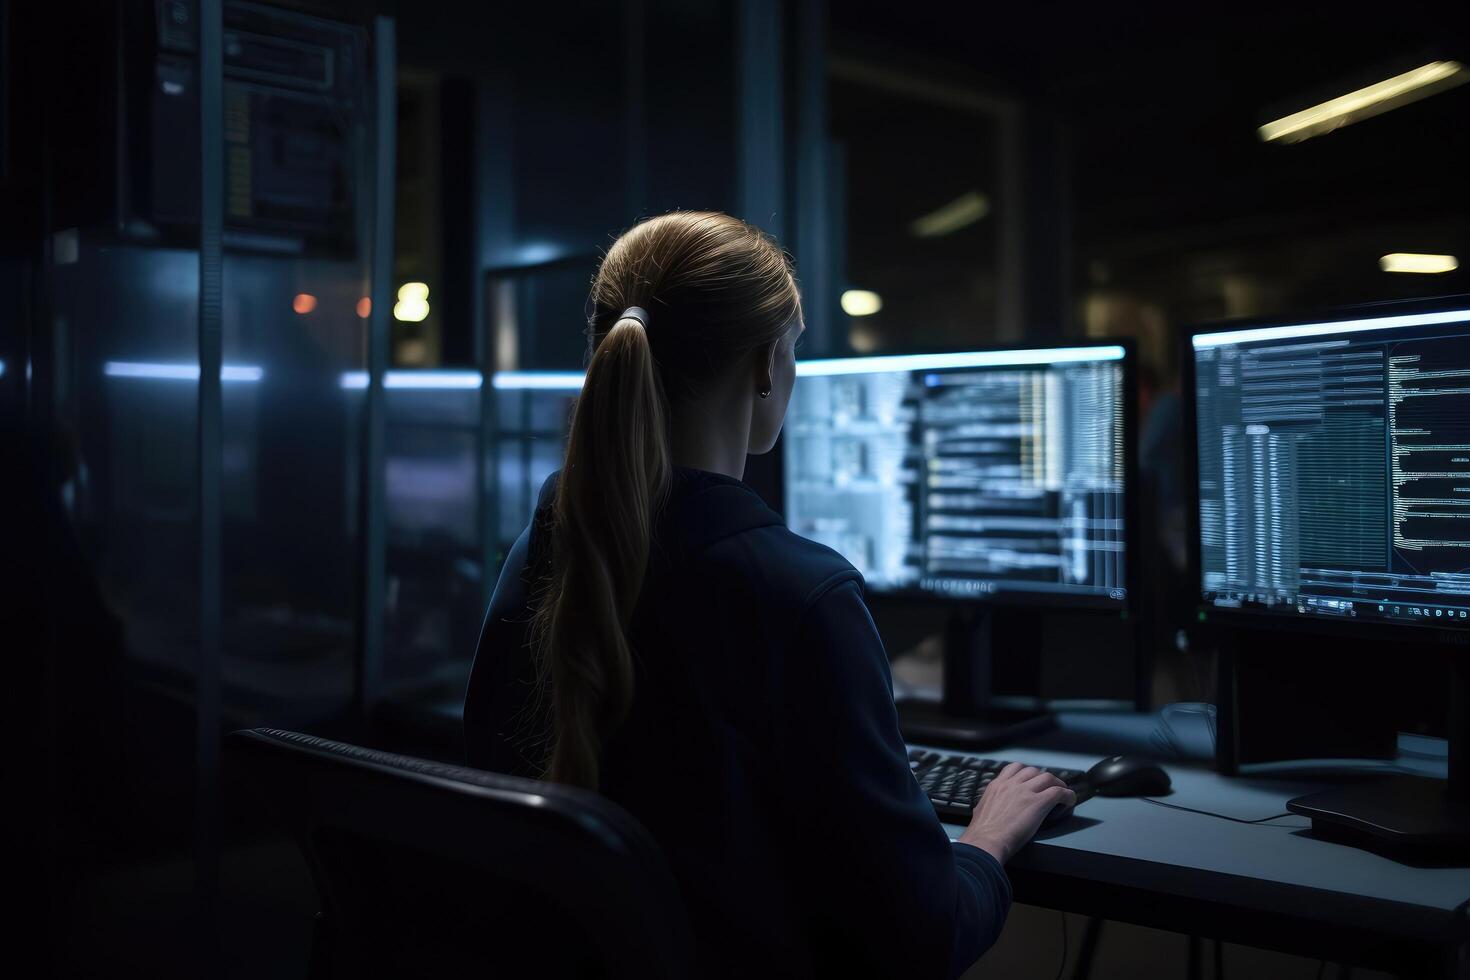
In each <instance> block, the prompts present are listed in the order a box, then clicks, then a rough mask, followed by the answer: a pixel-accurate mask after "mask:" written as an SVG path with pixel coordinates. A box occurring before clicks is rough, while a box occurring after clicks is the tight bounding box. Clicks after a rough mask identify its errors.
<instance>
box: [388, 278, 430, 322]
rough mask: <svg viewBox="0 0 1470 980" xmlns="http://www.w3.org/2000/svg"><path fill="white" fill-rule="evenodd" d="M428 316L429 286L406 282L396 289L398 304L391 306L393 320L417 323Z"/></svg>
mask: <svg viewBox="0 0 1470 980" xmlns="http://www.w3.org/2000/svg"><path fill="white" fill-rule="evenodd" d="M428 315H429V286H428V284H427V283H422V282H406V283H404V284H403V285H402V286H399V287H398V302H396V303H394V304H393V319H395V320H402V321H403V322H404V323H418V322H419V321H420V320H423V319H424V318H425V317H427V316H428Z"/></svg>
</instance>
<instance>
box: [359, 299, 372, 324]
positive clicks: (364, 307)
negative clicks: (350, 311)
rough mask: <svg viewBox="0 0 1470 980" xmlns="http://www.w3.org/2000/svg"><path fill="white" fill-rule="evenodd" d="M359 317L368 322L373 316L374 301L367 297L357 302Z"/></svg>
mask: <svg viewBox="0 0 1470 980" xmlns="http://www.w3.org/2000/svg"><path fill="white" fill-rule="evenodd" d="M357 315H358V316H360V317H362V318H363V319H364V320H366V319H367V318H368V317H370V316H372V315H373V301H372V299H370V298H369V297H367V296H364V297H363V298H362V299H360V300H358V301H357Z"/></svg>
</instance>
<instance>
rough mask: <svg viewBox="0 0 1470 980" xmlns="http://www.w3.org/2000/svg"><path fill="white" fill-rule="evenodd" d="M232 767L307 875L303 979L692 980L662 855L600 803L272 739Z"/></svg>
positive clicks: (230, 749)
mask: <svg viewBox="0 0 1470 980" xmlns="http://www.w3.org/2000/svg"><path fill="white" fill-rule="evenodd" d="M226 761H227V764H228V765H229V766H231V769H232V777H235V778H242V779H243V780H244V781H245V782H244V788H245V789H246V795H245V798H246V799H251V800H258V801H259V802H260V804H261V805H262V807H263V808H266V809H268V810H270V811H273V812H274V813H275V814H276V815H277V816H278V818H280V819H282V820H283V822H284V823H285V824H287V825H288V826H289V827H290V829H291V830H292V831H293V832H294V834H295V836H296V840H297V843H298V845H299V846H300V848H301V851H302V853H303V856H304V857H305V859H306V862H307V864H308V865H309V866H310V868H311V873H312V877H313V879H314V881H315V884H316V888H317V892H318V896H319V898H320V901H321V908H322V914H321V916H320V917H319V919H318V923H317V934H316V939H315V942H314V946H313V950H312V957H311V976H312V980H326V978H341V977H353V978H358V977H424V976H450V977H455V978H461V977H470V976H487V977H519V976H537V977H573V976H575V977H607V978H623V977H639V978H645V977H647V978H675V977H683V976H688V975H689V974H690V973H691V971H692V966H691V961H692V941H691V939H690V932H689V926H688V921H687V918H686V915H685V912H684V909H683V906H682V904H681V902H680V899H679V895H678V889H677V887H676V885H675V883H674V879H673V877H672V876H671V874H670V873H669V870H668V867H667V865H666V864H665V863H664V860H663V856H662V854H661V853H660V852H659V850H658V847H657V846H656V845H655V844H654V842H653V840H652V838H651V837H650V836H649V835H648V832H647V831H646V830H644V829H643V827H642V826H641V825H640V824H639V823H638V822H637V821H635V820H634V819H633V818H632V817H631V816H629V815H628V814H627V813H626V812H625V811H623V810H622V809H620V808H619V807H617V806H615V805H614V804H612V803H611V802H609V801H608V800H605V799H603V798H602V797H600V796H598V795H596V794H595V793H590V792H586V791H583V790H578V789H573V788H571V787H567V786H560V785H556V784H553V783H544V782H537V781H534V780H528V779H519V778H515V777H511V776H502V775H498V774H495V773H489V772H481V771H479V770H475V769H467V768H464V767H461V766H450V765H442V764H440V763H436V762H429V761H426V760H423V759H417V758H413V757H411V756H404V755H395V754H393V753H389V752H379V751H376V750H374V749H366V748H362V747H359V746H355V745H347V744H345V743H342V742H333V741H328V740H327V739H322V738H316V737H314V736H311V735H302V734H298V733H296V732H285V731H277V730H274V729H268V728H258V729H254V730H250V731H239V732H235V733H234V734H233V735H231V736H230V738H229V740H228V742H227V757H226Z"/></svg>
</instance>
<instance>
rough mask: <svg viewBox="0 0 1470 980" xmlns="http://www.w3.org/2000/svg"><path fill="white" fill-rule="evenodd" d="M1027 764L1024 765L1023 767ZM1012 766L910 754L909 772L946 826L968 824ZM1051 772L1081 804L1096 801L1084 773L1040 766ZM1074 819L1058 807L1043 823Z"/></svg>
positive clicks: (967, 758) (1068, 809)
mask: <svg viewBox="0 0 1470 980" xmlns="http://www.w3.org/2000/svg"><path fill="white" fill-rule="evenodd" d="M1023 764H1024V763H1023ZM1008 765H1010V761H1009V760H1007V759H982V758H980V757H979V756H976V755H945V754H944V753H942V752H933V751H930V750H928V749H910V750H909V768H910V769H912V770H913V773H914V778H915V779H917V780H918V781H919V788H920V789H922V790H923V791H924V792H925V793H927V794H929V802H930V803H932V804H934V812H935V813H937V814H939V819H940V820H943V821H944V822H945V823H957V824H968V823H969V822H970V815H971V813H972V812H973V811H974V809H975V807H976V806H977V805H979V803H980V797H981V795H982V794H984V792H985V787H987V786H989V785H990V781H991V780H992V779H994V778H995V777H996V776H998V775H1000V771H1001V770H1002V769H1004V768H1005V767H1006V766H1008ZM1036 768H1037V769H1040V770H1042V771H1044V772H1049V773H1051V774H1052V775H1053V776H1056V777H1057V778H1058V779H1060V780H1061V781H1062V782H1064V783H1066V784H1067V788H1068V789H1070V790H1071V791H1072V792H1074V793H1076V794H1077V802H1078V803H1082V802H1084V801H1086V800H1089V799H1091V798H1092V793H1093V789H1092V784H1091V783H1089V782H1088V781H1087V773H1085V772H1083V771H1082V770H1080V769H1054V768H1052V767H1051V766H1037V767H1036ZM1071 815H1072V807H1069V806H1056V807H1053V808H1052V811H1051V812H1050V813H1048V814H1047V815H1046V818H1045V819H1043V820H1042V821H1041V825H1042V826H1043V827H1050V826H1051V825H1052V824H1055V823H1060V822H1061V821H1063V820H1065V819H1067V818H1068V817H1070V816H1071Z"/></svg>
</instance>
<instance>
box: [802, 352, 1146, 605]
mask: <svg viewBox="0 0 1470 980" xmlns="http://www.w3.org/2000/svg"><path fill="white" fill-rule="evenodd" d="M1130 370H1131V362H1130V357H1129V353H1128V348H1127V347H1126V346H1124V345H1121V344H1117V343H1103V344H1088V345H1076V346H1068V347H1051V348H1027V349H1024V350H980V351H965V352H959V353H936V354H909V355H894V356H887V355H885V356H877V357H845V358H833V359H824V360H809V361H800V362H798V363H797V365H796V386H795V390H794V392H793V394H792V399H791V407H790V411H789V412H788V414H787V419H786V425H785V430H784V435H783V437H782V438H783V442H784V459H783V464H784V465H783V484H784V494H783V495H784V508H785V512H786V520H787V523H788V525H789V526H790V527H791V528H792V530H794V531H796V532H797V533H799V534H801V535H803V536H805V537H808V538H812V539H814V540H816V541H820V542H822V543H824V544H827V545H829V546H831V547H832V548H834V549H836V550H837V551H838V552H840V553H841V554H842V555H844V556H845V557H846V558H847V559H848V560H849V561H851V562H852V563H853V565H854V566H856V567H857V568H858V570H859V571H861V572H862V573H863V576H864V578H865V579H866V582H867V587H868V591H869V592H870V593H874V594H882V595H908V596H929V597H936V598H940V599H951V600H963V601H967V602H973V601H976V600H984V601H992V602H1016V603H1025V604H1031V603H1063V604H1070V605H1077V606H1097V607H1102V608H1106V609H1114V610H1122V609H1124V608H1125V607H1126V604H1127V602H1128V582H1129V572H1130V562H1131V559H1130V557H1129V555H1128V553H1127V543H1128V533H1127V517H1126V515H1127V513H1128V507H1129V505H1130V501H1129V499H1128V493H1129V486H1128V484H1129V481H1128V479H1127V478H1126V474H1127V473H1128V472H1129V470H1130V465H1131V459H1130V457H1131V453H1130V451H1129V450H1128V449H1127V447H1128V446H1129V445H1130V442H1131V440H1130V438H1129V435H1130V431H1131V424H1130V423H1131V405H1130V404H1128V402H1129V399H1128V398H1127V397H1126V393H1127V392H1128V391H1129V390H1130V389H1129V385H1128V380H1127V378H1126V377H1125V375H1126V374H1127V373H1128V372H1129V371H1130Z"/></svg>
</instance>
